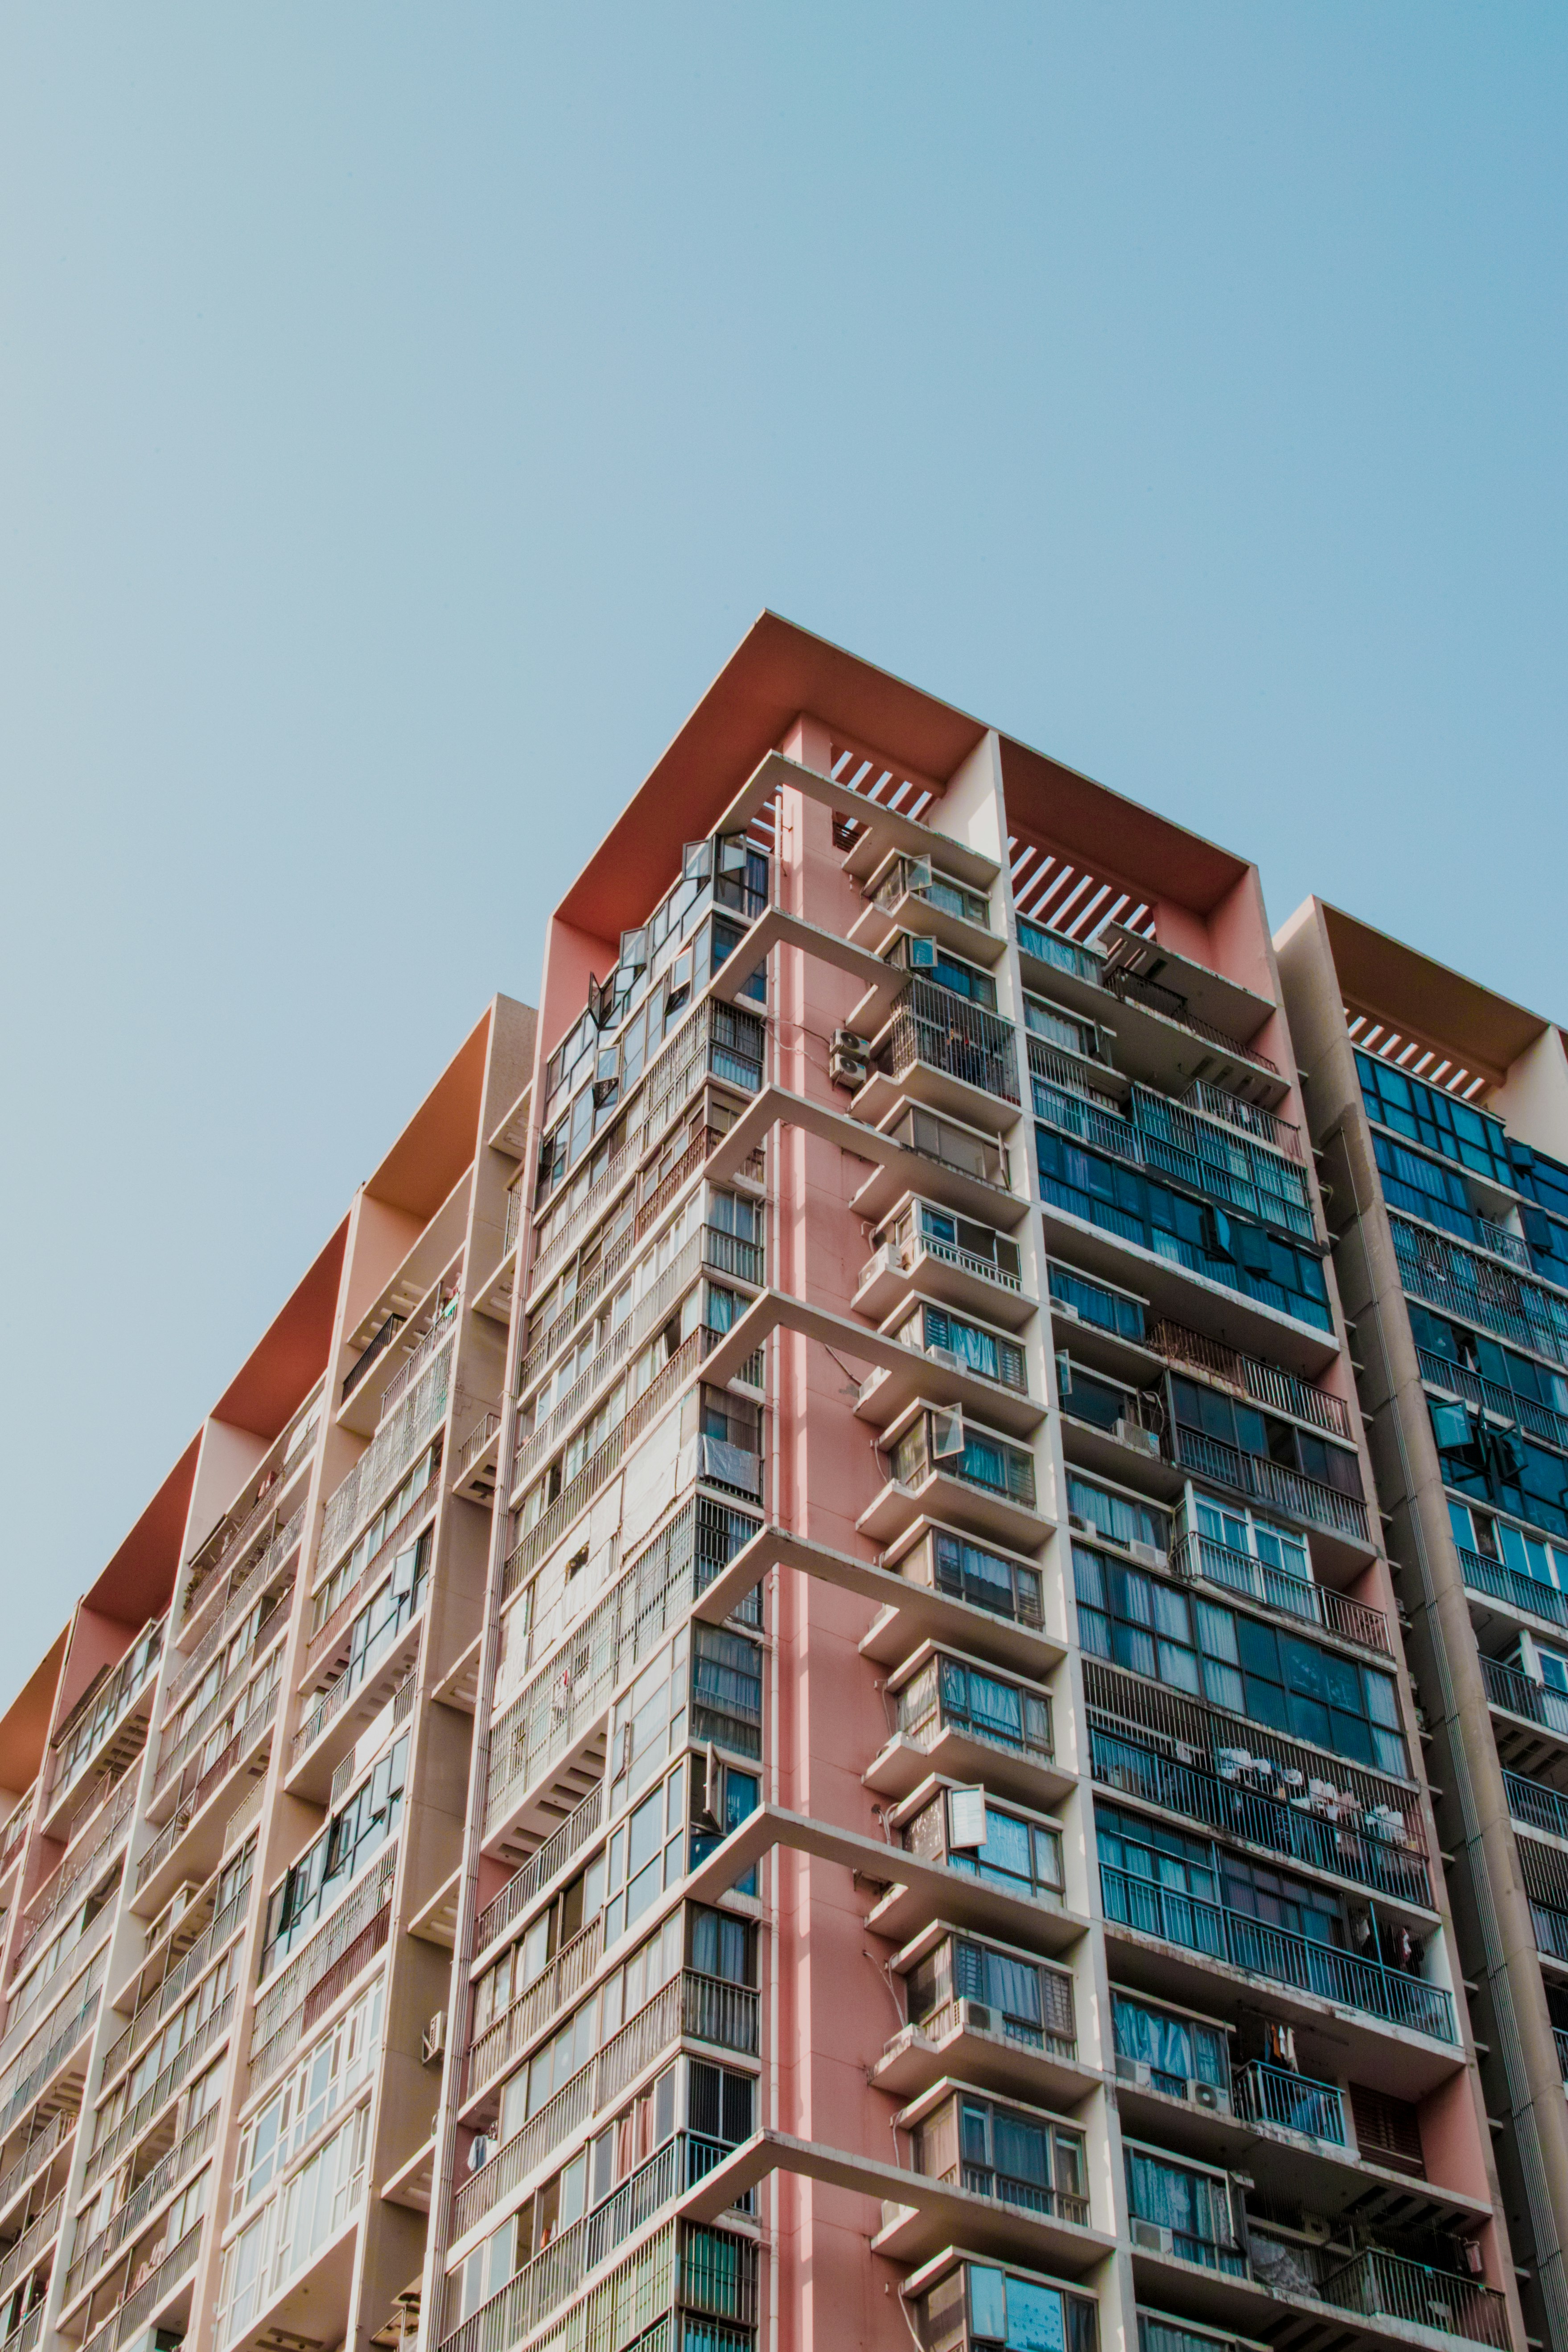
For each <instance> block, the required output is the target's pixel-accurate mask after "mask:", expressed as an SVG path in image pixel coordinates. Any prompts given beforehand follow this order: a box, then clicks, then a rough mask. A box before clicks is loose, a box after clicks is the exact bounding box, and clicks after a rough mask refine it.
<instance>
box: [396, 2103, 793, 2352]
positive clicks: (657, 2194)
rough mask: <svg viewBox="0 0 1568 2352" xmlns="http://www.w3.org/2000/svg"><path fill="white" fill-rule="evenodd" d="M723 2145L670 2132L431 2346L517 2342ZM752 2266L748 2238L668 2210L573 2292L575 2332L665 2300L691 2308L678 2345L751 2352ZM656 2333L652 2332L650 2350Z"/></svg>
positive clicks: (602, 2327) (487, 2351) (452, 2348)
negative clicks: (578, 2312) (667, 2216)
mask: <svg viewBox="0 0 1568 2352" xmlns="http://www.w3.org/2000/svg"><path fill="white" fill-rule="evenodd" d="M729 2153H730V2151H729V2149H727V2148H726V2147H723V2146H722V2144H721V2142H719V2141H717V2140H710V2139H706V2138H704V2137H702V2136H701V2135H700V2133H696V2132H677V2133H676V2135H675V2137H674V2138H673V2139H668V2140H667V2141H666V2142H665V2144H664V2146H663V2147H661V2148H659V2149H658V2150H657V2151H656V2153H655V2154H654V2155H652V2156H650V2157H649V2158H647V2162H646V2163H644V2164H642V2165H639V2166H638V2168H637V2170H636V2171H635V2172H633V2173H630V2174H629V2175H628V2176H627V2178H626V2179H625V2180H623V2181H622V2183H621V2185H620V2187H619V2188H618V2189H616V2190H615V2191H614V2192H613V2194H612V2195H610V2196H609V2197H607V2198H606V2199H605V2201H604V2203H603V2204H602V2205H598V2206H595V2209H594V2210H593V2211H592V2212H591V2213H587V2214H584V2217H583V2219H582V2220H581V2221H574V2222H573V2223H572V2224H571V2225H570V2226H569V2227H568V2228H566V2229H564V2230H563V2231H561V2233H560V2235H559V2236H558V2237H555V2238H553V2239H552V2241H551V2242H550V2243H549V2244H548V2245H547V2246H545V2247H544V2248H543V2249H542V2251H541V2252H538V2253H536V2254H535V2255H534V2256H533V2257H532V2259H531V2261H529V2262H527V2263H524V2264H523V2265H522V2267H521V2270H520V2271H518V2272H517V2273H516V2275H515V2276H514V2277H513V2278H512V2279H511V2280H510V2283H509V2284H507V2285H506V2286H504V2287H502V2288H501V2289H500V2291H499V2293H497V2294H494V2295H492V2296H491V2297H490V2299H489V2302H488V2303H482V2304H481V2305H479V2309H478V2310H477V2311H474V2312H470V2313H469V2315H468V2318H467V2319H465V2320H464V2321H463V2322H462V2324H461V2326H458V2327H457V2328H454V2329H453V2331H452V2333H451V2334H450V2335H449V2336H447V2337H446V2338H445V2339H444V2340H443V2341H442V2344H441V2347H440V2352H500V2347H508V2346H511V2345H520V2344H522V2343H524V2342H525V2341H526V2340H527V2339H528V2338H529V2337H530V2336H531V2335H532V2333H533V2332H534V2330H535V2329H537V2328H540V2327H542V2326H544V2324H545V2322H546V2321H547V2320H549V2319H551V2318H552V2317H553V2316H554V2315H555V2314H556V2313H557V2312H559V2311H561V2310H562V2309H563V2306H564V2305H566V2304H568V2303H570V2302H571V2301H573V2299H574V2297H575V2296H576V2295H577V2294H578V2293H579V2290H580V2289H581V2288H582V2287H583V2285H584V2282H585V2281H587V2280H589V2279H593V2278H595V2273H598V2272H599V2270H600V2268H601V2265H602V2264H604V2263H606V2262H608V2260H609V2258H610V2256H611V2255H612V2254H613V2253H615V2252H616V2249H617V2248H618V2247H620V2246H623V2245H625V2243H626V2241H627V2239H628V2238H630V2237H632V2236H633V2235H634V2234H635V2233H636V2232H637V2231H640V2230H642V2229H643V2228H644V2227H645V2226H646V2225H647V2223H648V2222H649V2221H653V2220H654V2218H655V2217H656V2216H657V2215H658V2213H660V2212H661V2211H662V2210H664V2208H665V2207H666V2206H668V2205H673V2203H674V2201H675V2200H676V2199H677V2198H678V2197H680V2196H681V2195H683V2193H684V2192H685V2191H686V2190H687V2189H691V2188H695V2187H696V2185H697V2184H698V2182H699V2181H700V2180H702V2179H705V2178H706V2177H707V2175H708V2173H709V2172H710V2171H711V2170H712V2169H713V2168H714V2166H715V2165H716V2164H717V2163H719V2162H721V2160H722V2158H724V2157H725V2156H727V2155H728V2154H729ZM757 2267H758V2265H757V2246H756V2242H755V2241H754V2240H753V2239H751V2238H742V2237H738V2236H736V2235H734V2234H732V2233H731V2232H730V2231H723V2230H711V2229H700V2228H695V2227H693V2226H692V2225H691V2224H689V2223H687V2222H684V2221H676V2220H675V2219H674V2218H673V2217H672V2218H671V2220H670V2221H668V2222H667V2223H666V2224H665V2226H664V2228H663V2229H661V2230H658V2231H654V2232H653V2233H652V2234H651V2236H650V2237H649V2238H648V2239H647V2240H646V2241H645V2242H644V2243H643V2244H642V2246H641V2247H640V2248H639V2249H638V2251H637V2253H636V2254H635V2255H633V2256H631V2257H629V2258H628V2259H627V2260H626V2262H625V2263H622V2264H621V2265H620V2266H619V2268H618V2269H616V2271H614V2272H612V2273H609V2274H608V2275H607V2276H605V2277H604V2278H602V2279H599V2280H598V2281H597V2283H596V2284H595V2286H594V2287H593V2288H592V2289H591V2290H590V2292H589V2293H588V2294H586V2295H585V2296H584V2298H583V2305H581V2306H580V2308H581V2309H583V2311H584V2320H585V2325H584V2331H583V2336H582V2340H583V2341H584V2343H589V2344H594V2345H595V2346H597V2345H599V2344H608V2343H610V2342H613V2341H614V2338H615V2336H616V2334H618V2333H620V2332H621V2330H622V2328H623V2327H624V2326H626V2314H627V2313H635V2314H636V2315H638V2316H639V2317H640V2316H641V2315H647V2316H649V2317H658V2316H661V2315H663V2314H665V2313H667V2312H670V2311H672V2310H673V2311H674V2312H675V2313H677V2314H679V2313H686V2312H690V2313H693V2314H696V2315H699V2316H698V2317H697V2319H696V2320H695V2321H693V2322H686V2321H682V2322H680V2323H679V2324H680V2330H681V2332H680V2336H679V2342H680V2344H681V2346H682V2352H688V2348H689V2352H699V2347H700V2352H751V2348H752V2345H753V2344H754V2342H755V2337H754V2334H753V2332H752V2331H753V2330H754V2328H755V2326H756V2320H757V2308H758V2295H757ZM634 2324H635V2322H634ZM658 2342H659V2338H658V2335H657V2334H656V2335H655V2336H653V2338H652V2339H651V2340H650V2352H656V2347H658Z"/></svg>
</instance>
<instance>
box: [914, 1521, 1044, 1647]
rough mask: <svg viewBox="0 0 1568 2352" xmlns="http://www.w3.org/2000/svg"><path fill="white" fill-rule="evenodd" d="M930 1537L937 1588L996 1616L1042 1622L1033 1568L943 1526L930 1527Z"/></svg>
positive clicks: (1034, 1622)
mask: <svg viewBox="0 0 1568 2352" xmlns="http://www.w3.org/2000/svg"><path fill="white" fill-rule="evenodd" d="M931 1562H932V1568H933V1570H934V1577H935V1582H936V1586H937V1590H938V1591H941V1592H950V1593H952V1594H953V1595H954V1597H955V1598H956V1599H958V1600H960V1601H970V1602H972V1603H973V1605H974V1606H975V1607H976V1608H980V1609H989V1610H991V1611H993V1612H994V1613H995V1614H996V1615H997V1616H999V1617H1014V1618H1016V1619H1017V1620H1018V1622H1020V1623H1021V1624H1025V1625H1038V1624H1040V1623H1042V1622H1043V1613H1042V1609H1041V1600H1040V1574H1039V1570H1037V1569H1034V1568H1026V1566H1025V1565H1024V1563H1023V1562H1022V1561H1021V1560H1015V1559H1004V1558H1003V1556H1002V1554H1001V1553H1000V1552H994V1551H987V1550H986V1549H985V1548H984V1545H983V1544H975V1543H971V1542H969V1541H968V1539H967V1538H965V1537H963V1536H956V1535H953V1534H952V1533H951V1532H950V1531H949V1530H948V1529H947V1528H934V1529H933V1530H932V1533H931Z"/></svg>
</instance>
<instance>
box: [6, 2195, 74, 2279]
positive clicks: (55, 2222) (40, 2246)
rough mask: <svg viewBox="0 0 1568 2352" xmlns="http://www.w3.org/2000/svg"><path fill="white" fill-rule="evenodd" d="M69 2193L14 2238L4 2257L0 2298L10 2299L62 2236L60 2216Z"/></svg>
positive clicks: (58, 2199)
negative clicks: (34, 2266) (7, 2297)
mask: <svg viewBox="0 0 1568 2352" xmlns="http://www.w3.org/2000/svg"><path fill="white" fill-rule="evenodd" d="M65 2202H66V2192H65V2190H64V2189H61V2190H60V2192H59V2194H58V2197H56V2198H54V2199H53V2200H51V2201H50V2203H48V2204H47V2205H46V2206H45V2208H44V2210H43V2211H42V2212H41V2213H39V2214H37V2215H35V2217H34V2219H33V2220H32V2221H29V2222H28V2224H27V2226H26V2229H25V2230H24V2231H23V2232H22V2234H21V2236H20V2237H19V2238H13V2239H12V2241H11V2243H10V2244H9V2245H8V2246H7V2247H6V2249H5V2254H4V2256H0V2296H4V2295H8V2294H10V2292H11V2289H12V2288H13V2287H14V2286H15V2285H16V2281H17V2280H18V2279H19V2278H21V2277H22V2276H23V2275H24V2273H26V2272H27V2271H29V2270H31V2269H32V2267H33V2264H34V2263H36V2262H37V2259H38V2256H39V2255H40V2254H41V2253H42V2252H43V2250H44V2248H45V2247H46V2246H48V2245H52V2244H53V2243H54V2241H55V2239H56V2238H57V2237H58V2234H59V2227H60V2216H61V2214H62V2213H63V2212H64V2210H65Z"/></svg>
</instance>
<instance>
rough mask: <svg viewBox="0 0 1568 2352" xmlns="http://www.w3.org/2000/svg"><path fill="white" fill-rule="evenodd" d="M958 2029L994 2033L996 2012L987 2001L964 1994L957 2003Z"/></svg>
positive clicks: (969, 2031) (995, 2030)
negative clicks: (970, 1998) (973, 1998)
mask: <svg viewBox="0 0 1568 2352" xmlns="http://www.w3.org/2000/svg"><path fill="white" fill-rule="evenodd" d="M958 2022H959V2027H960V2030H961V2031H962V2032H965V2033H994V2032H997V2031H998V2027H997V2023H996V2012H995V2011H994V2009H993V2008H992V2007H991V2004H990V2003H989V2001H984V2000H969V1998H968V1997H967V1995H965V1996H964V1997H963V1999H962V2000H960V2001H959V2004H958Z"/></svg>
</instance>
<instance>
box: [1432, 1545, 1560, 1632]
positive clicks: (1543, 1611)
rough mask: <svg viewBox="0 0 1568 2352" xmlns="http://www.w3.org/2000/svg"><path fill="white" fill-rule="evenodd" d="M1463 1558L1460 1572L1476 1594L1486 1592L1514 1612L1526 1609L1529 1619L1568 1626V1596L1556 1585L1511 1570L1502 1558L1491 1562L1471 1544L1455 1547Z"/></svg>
mask: <svg viewBox="0 0 1568 2352" xmlns="http://www.w3.org/2000/svg"><path fill="white" fill-rule="evenodd" d="M1455 1549H1456V1550H1457V1551H1458V1555H1459V1573H1460V1575H1461V1576H1462V1577H1463V1578H1464V1580H1465V1582H1466V1584H1467V1585H1468V1588H1469V1590H1470V1591H1472V1592H1484V1593H1485V1594H1486V1596H1487V1598H1488V1600H1489V1601H1507V1603H1508V1605H1509V1607H1510V1609H1519V1610H1522V1611H1523V1612H1524V1614H1525V1615H1526V1616H1527V1617H1542V1618H1544V1619H1545V1620H1546V1622H1548V1624H1552V1625H1562V1626H1568V1593H1563V1592H1559V1591H1558V1590H1557V1587H1556V1586H1555V1585H1554V1584H1542V1582H1541V1581H1540V1580H1539V1579H1538V1578H1536V1577H1533V1576H1526V1575H1525V1574H1524V1573H1523V1572H1522V1570H1520V1569H1517V1568H1510V1567H1509V1566H1508V1565H1507V1563H1506V1562H1505V1561H1503V1560H1500V1559H1487V1557H1486V1555H1485V1553H1484V1552H1479V1551H1471V1550H1470V1549H1469V1548H1468V1545H1466V1544H1458V1545H1456V1546H1455Z"/></svg>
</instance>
